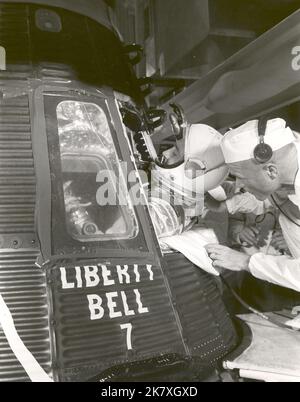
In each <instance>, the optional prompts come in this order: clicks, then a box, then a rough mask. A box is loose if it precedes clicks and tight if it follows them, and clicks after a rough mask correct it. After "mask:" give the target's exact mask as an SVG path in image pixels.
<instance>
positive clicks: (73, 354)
mask: <svg viewBox="0 0 300 402" xmlns="http://www.w3.org/2000/svg"><path fill="white" fill-rule="evenodd" d="M89 264H91V265H92V263H91V262H90V263H89ZM96 264H97V263H96ZM66 269H67V279H68V282H69V283H73V282H74V283H75V282H76V278H75V271H74V267H70V266H69V267H68V268H66ZM108 269H109V270H110V272H111V276H110V279H113V280H114V281H115V284H114V285H111V286H108V287H105V286H103V282H101V283H100V284H99V285H98V286H97V287H89V288H86V287H85V284H84V275H83V272H84V271H83V268H82V267H81V272H82V278H83V286H84V288H80V289H76V288H74V289H64V290H63V289H62V284H61V283H62V282H61V278H60V270H59V266H58V267H54V268H53V269H52V275H51V279H52V286H51V290H52V298H53V319H54V322H55V338H56V349H57V358H56V367H57V369H58V372H59V375H60V379H61V380H67V381H70V380H78V379H80V380H85V379H88V378H91V377H93V376H95V375H97V374H99V373H101V372H102V371H104V370H105V369H107V368H110V367H113V366H116V365H118V364H122V363H126V362H132V361H138V360H142V359H144V358H147V357H148V358H149V357H152V356H158V355H162V354H167V353H178V354H181V355H184V354H185V351H184V348H183V344H182V340H181V337H180V333H179V330H178V327H177V324H176V320H175V317H174V313H173V309H172V305H171V301H170V298H169V296H168V292H167V290H166V286H165V283H164V280H163V276H162V272H161V269H160V268H158V267H152V271H153V281H151V280H150V279H149V278H150V277H149V272H148V271H147V269H146V266H143V265H140V266H138V268H137V269H138V272H139V275H140V281H139V282H136V276H135V273H134V266H133V265H129V267H128V273H129V275H130V282H131V283H130V284H120V282H119V281H118V276H117V273H116V267H115V266H108ZM99 272H101V270H100V268H99ZM134 289H138V290H139V292H140V295H141V301H142V304H143V306H144V307H147V308H148V309H149V312H148V313H144V314H139V313H138V306H137V301H136V297H135V294H134ZM121 291H123V292H125V294H126V297H127V303H128V306H129V308H130V309H132V310H133V311H134V315H132V316H125V314H124V311H125V310H124V306H123V303H122V298H121V296H120V292H121ZM107 292H118V296H117V297H116V298H115V299H114V300H115V301H116V307H115V310H116V311H118V312H119V311H120V312H121V313H122V317H119V318H110V317H109V311H108V307H107V301H106V293H107ZM90 294H97V295H99V296H100V297H101V298H102V300H103V307H104V317H103V318H102V319H99V320H91V318H90V310H89V305H88V300H87V295H90ZM128 323H129V324H132V348H133V350H128V349H127V344H126V331H124V330H121V328H120V325H121V324H128Z"/></svg>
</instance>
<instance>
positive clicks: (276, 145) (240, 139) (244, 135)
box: [221, 119, 296, 163]
mask: <svg viewBox="0 0 300 402" xmlns="http://www.w3.org/2000/svg"><path fill="white" fill-rule="evenodd" d="M295 140H296V138H295V136H294V134H293V132H292V130H291V129H290V128H289V127H287V126H286V122H285V121H284V120H283V119H273V120H269V121H268V124H267V129H266V134H265V143H266V144H268V145H270V146H271V148H272V149H273V151H277V150H278V149H281V148H283V147H284V146H286V145H288V144H291V143H292V142H294V141H295ZM258 144H259V134H258V120H251V121H248V122H247V123H246V124H244V125H243V126H240V127H238V128H236V129H234V130H231V131H228V132H227V133H226V134H225V135H224V137H223V139H222V142H221V148H222V152H223V155H224V158H225V162H226V163H235V162H242V161H246V160H250V159H252V158H254V149H255V147H256V145H258Z"/></svg>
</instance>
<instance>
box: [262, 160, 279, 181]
mask: <svg viewBox="0 0 300 402" xmlns="http://www.w3.org/2000/svg"><path fill="white" fill-rule="evenodd" d="M263 170H264V171H265V172H266V173H267V175H268V177H269V178H270V179H271V180H275V179H277V177H278V173H279V172H278V169H277V166H276V165H275V164H274V163H268V164H267V165H265V166H264V167H263Z"/></svg>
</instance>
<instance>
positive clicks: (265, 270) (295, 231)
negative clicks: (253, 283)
mask: <svg viewBox="0 0 300 402" xmlns="http://www.w3.org/2000/svg"><path fill="white" fill-rule="evenodd" d="M294 144H295V146H296V148H297V151H298V165H299V170H298V173H297V176H296V180H295V195H290V196H289V199H290V201H291V202H292V203H293V204H294V206H297V207H298V209H299V212H300V142H298V141H296V142H295V143H294ZM262 204H263V203H262V202H259V201H258V202H257V204H256V205H255V202H254V203H253V204H252V203H249V205H248V206H245V205H244V208H242V209H243V211H241V210H240V212H245V213H259V214H260V213H262V209H263V208H262V206H263V205H262ZM290 206H292V204H290ZM238 209H239V208H238ZM293 209H294V208H291V207H290V208H289V207H288V205H285V207H284V210H285V212H286V213H287V215H288V216H289V217H290V218H291V219H292V220H293V221H294V223H293V222H292V221H291V220H290V219H288V218H287V217H286V216H285V215H284V214H283V213H280V216H279V223H280V226H281V228H282V232H283V236H284V238H285V240H286V242H287V245H288V247H289V249H290V252H291V254H292V256H293V257H289V256H286V255H284V256H271V255H266V254H263V253H257V254H254V255H253V256H252V257H251V259H250V264H249V270H250V272H251V274H252V275H253V276H255V277H256V278H258V279H262V280H264V281H267V282H271V283H274V284H276V285H280V286H284V287H286V288H290V289H294V290H296V291H298V292H300V219H299V216H295V211H294V210H293ZM297 225H299V226H297Z"/></svg>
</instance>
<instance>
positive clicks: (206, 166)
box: [152, 124, 228, 209]
mask: <svg viewBox="0 0 300 402" xmlns="http://www.w3.org/2000/svg"><path fill="white" fill-rule="evenodd" d="M221 140H222V135H221V134H220V133H219V132H218V131H216V130H215V129H213V128H212V127H210V126H207V125H205V124H192V125H190V126H189V127H188V128H187V130H186V134H185V149H184V160H183V161H180V162H179V163H178V164H177V165H173V166H166V165H161V164H159V163H156V164H155V166H154V169H153V171H152V180H153V183H155V186H154V187H156V188H157V186H159V187H160V188H161V189H163V191H169V192H172V194H173V198H174V200H175V201H176V200H178V199H180V201H181V202H183V204H187V205H189V206H190V205H191V204H194V203H195V202H196V204H198V206H199V205H201V207H203V200H204V194H205V193H206V192H208V191H210V190H212V189H215V188H216V187H218V186H219V185H220V184H221V183H222V182H223V181H224V180H225V179H226V177H227V175H228V167H227V166H226V164H225V161H224V156H223V153H222V150H221V146H220V144H221ZM198 209H199V208H198ZM200 209H201V208H200Z"/></svg>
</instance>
